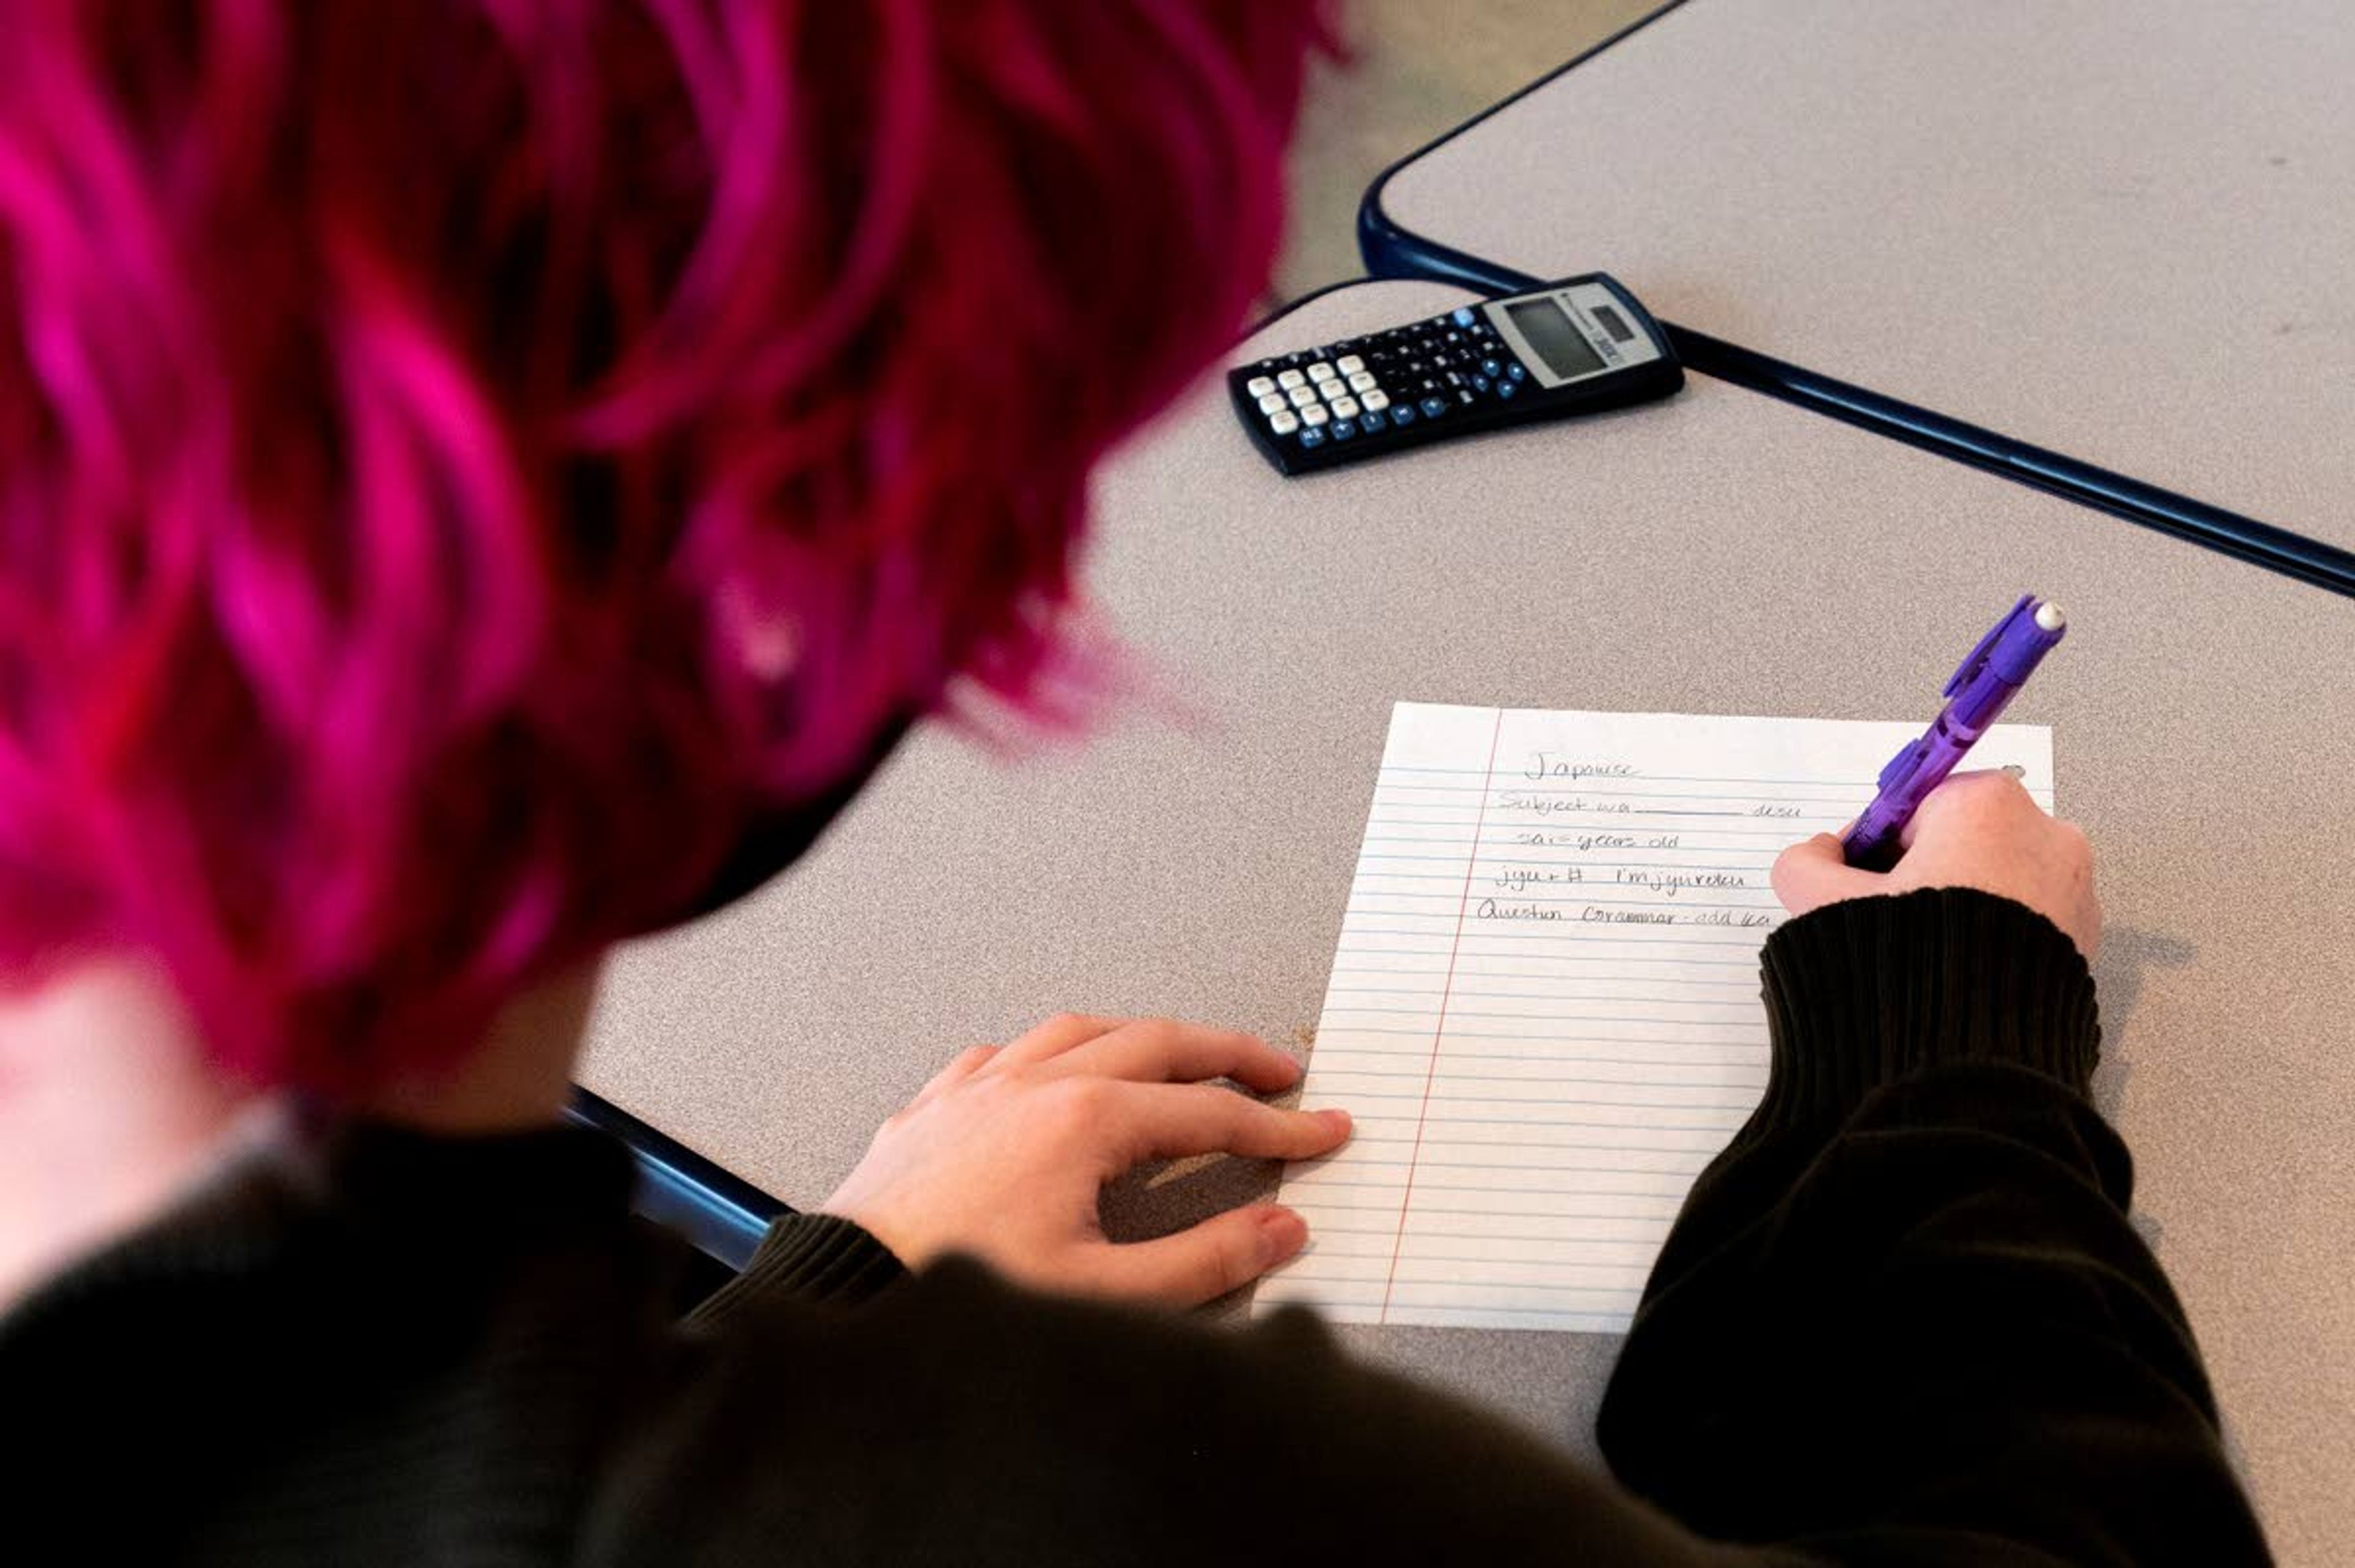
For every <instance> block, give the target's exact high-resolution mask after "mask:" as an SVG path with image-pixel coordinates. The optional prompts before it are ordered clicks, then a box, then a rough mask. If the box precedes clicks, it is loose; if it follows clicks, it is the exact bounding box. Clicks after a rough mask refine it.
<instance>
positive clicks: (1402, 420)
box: [1391, 403, 1414, 425]
mask: <svg viewBox="0 0 2355 1568" xmlns="http://www.w3.org/2000/svg"><path fill="white" fill-rule="evenodd" d="M1413 422H1414V405H1413V404H1412V403H1401V404H1400V405H1399V406H1398V407H1396V408H1394V409H1392V410H1391V423H1392V424H1394V425H1411V424H1412V423H1413Z"/></svg>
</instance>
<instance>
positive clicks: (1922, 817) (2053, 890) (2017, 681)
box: [1774, 594, 2102, 960]
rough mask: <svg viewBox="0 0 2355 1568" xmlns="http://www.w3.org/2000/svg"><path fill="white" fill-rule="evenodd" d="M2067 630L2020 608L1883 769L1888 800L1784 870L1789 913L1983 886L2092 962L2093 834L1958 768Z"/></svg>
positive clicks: (2002, 778)
mask: <svg viewBox="0 0 2355 1568" xmlns="http://www.w3.org/2000/svg"><path fill="white" fill-rule="evenodd" d="M2067 626H2068V624H2067V621H2066V620H2065V618H2064V617H2063V616H2062V613H2061V612H2060V609H2059V607H2058V606H2056V605H2053V604H2051V603H2045V602H2042V601H2040V600H2038V599H2037V598H2036V596H2035V595H2033V594H2029V595H2026V596H2023V597H2022V598H2021V599H2020V601H2019V603H2017V604H2015V605H2013V606H2012V608H2011V611H2010V613H2009V614H2007V615H2006V616H2005V617H2004V618H2003V619H2002V620H2001V621H1998V623H1997V624H1996V626H1995V629H1994V630H1993V631H1990V632H1989V633H1988V634H1987V635H1986V636H1985V637H1983V638H1981V639H1980V640H1979V644H1978V645H1977V647H1975V648H1973V649H1972V650H1971V652H1970V654H1969V655H1968V656H1966V657H1965V658H1964V660H1963V663H1962V666H1961V667H1959V668H1958V669H1956V670H1955V674H1954V677H1953V678H1952V679H1951V680H1949V681H1948V682H1947V683H1946V686H1945V691H1944V692H1943V693H1942V695H1944V696H1945V698H1946V699H1947V700H1946V705H1945V708H1944V709H1942V710H1941V711H1940V712H1939V714H1938V717H1937V718H1936V719H1935V720H1933V721H1932V722H1931V725H1930V728H1929V729H1928V730H1927V731H1924V732H1923V735H1922V736H1921V738H1920V739H1919V740H1916V741H1910V742H1908V743H1907V744H1906V746H1905V747H1904V749H1903V750H1902V751H1900V752H1898V753H1897V755H1895V756H1894V757H1891V759H1890V760H1889V763H1888V765H1887V766H1886V767H1884V768H1882V769H1881V780H1880V785H1881V787H1880V790H1879V792H1878V793H1877V794H1876V795H1874V796H1873V799H1872V802H1871V804H1870V805H1867V806H1866V807H1865V808H1864V810H1863V811H1862V812H1861V813H1859V815H1858V816H1857V819H1856V821H1855V822H1853V823H1851V824H1850V825H1849V828H1848V830H1847V832H1846V833H1845V834H1842V835H1838V836H1835V835H1833V834H1829V833H1819V834H1817V835H1816V837H1813V838H1810V839H1808V840H1806V842H1805V843H1801V844H1795V845H1793V846H1792V847H1791V848H1788V849H1786V850H1785V851H1784V852H1783V855H1782V857H1781V858H1780V859H1777V860H1776V861H1775V862H1774V893H1775V896H1776V897H1777V898H1779V899H1781V900H1782V901H1783V905H1784V907H1785V909H1787V910H1789V911H1790V912H1792V913H1793V914H1795V915H1796V914H1805V913H1806V912H1808V911H1809V910H1813V909H1817V908H1820V907H1822V906H1823V905H1825V904H1828V903H1835V902H1838V901H1839V900H1841V899H1849V898H1862V897H1870V896H1871V895H1874V894H1879V893H1899V892H1905V891H1910V890H1912V889H1914V888H1934V887H1967V888H1978V889H1981V890H1983V891H1987V892H1991V893H1996V894H1998V895H2000V896H2002V897H2005V898H2009V899H2013V900H2016V901H2019V902H2020V903H2023V904H2026V905H2027V906H2028V907H2029V908H2030V909H2032V910H2035V911H2036V912H2038V913H2040V914H2041V915H2043V916H2045V917H2046V918H2047V919H2049V920H2051V922H2052V923H2053V924H2055V925H2057V926H2059V927H2060V928H2061V929H2062V931H2063V932H2065V933H2068V935H2069V937H2070V939H2071V940H2072V941H2073V942H2074V943H2075V944H2077V950H2078V951H2079V952H2081V953H2083V955H2085V956H2086V958H2087V959H2089V960H2090V959H2091V958H2092V957H2093V956H2094V952H2095V950H2096V949H2097V948H2099V946H2100V945H2101V940H2102V906H2101V903H2100V901H2099V900H2097V899H2096V898H2095V897H2094V855H2093V848H2092V846H2091V845H2090V844H2088V843H2087V842H2086V839H2085V836H2084V834H2083V833H2082V832H2080V831H2079V830H2078V828H2077V827H2076V825H2075V824H2073V823H2069V822H2061V821H2057V820H2055V819H2054V818H2053V817H2052V816H2049V815H2048V814H2047V813H2046V812H2045V811H2044V809H2043V808H2042V807H2041V806H2039V805H2037V804H2036V802H2035V800H2034V799H2033V798H2031V797H2030V795H2029V793H2028V791H2027V790H2026V789H2025V788H2023V787H2021V785H2020V784H2019V780H2018V779H2017V778H2014V777H2012V776H2010V775H2009V774H2007V773H2000V772H1997V773H1955V771H1954V770H1955V764H1956V763H1960V762H1961V761H1962V759H1963V757H1964V756H1965V755H1966V753H1967V752H1969V751H1970V748H1971V746H1972V744H1973V743H1974V742H1976V741H1977V740H1978V738H1979V737H1980V736H1981V735H1983V734H1985V733H1986V732H1987V729H1988V727H1989V726H1990V725H1992V724H1994V723H1995V721H1996V720H1997V719H1998V717H1999V716H2000V715H2001V714H2002V712H2003V709H2004V708H2005V706H2006V705H2007V704H2008V703H2009V702H2010V700H2011V698H2012V695H2013V694H2014V693H2015V692H2017V691H2018V690H2019V688H2020V687H2021V686H2023V685H2024V684H2026V682H2027V680H2028V677H2029V675H2030V673H2031V672H2032V671H2033V670H2034V669H2035V668H2036V667H2037V665H2038V664H2039V663H2041V661H2042V659H2043V657H2044V656H2045V655H2046V654H2047V653H2050V652H2051V650H2052V649H2053V647H2055V646H2056V645H2058V644H2059V643H2060V641H2061V638H2062V635H2064V634H2065V633H2066V631H2067Z"/></svg>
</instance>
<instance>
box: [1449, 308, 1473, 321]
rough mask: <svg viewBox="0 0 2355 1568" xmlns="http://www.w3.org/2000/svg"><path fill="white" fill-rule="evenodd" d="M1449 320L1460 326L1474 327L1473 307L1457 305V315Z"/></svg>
mask: <svg viewBox="0 0 2355 1568" xmlns="http://www.w3.org/2000/svg"><path fill="white" fill-rule="evenodd" d="M1448 319H1449V320H1451V321H1453V322H1455V325H1458V326H1469V325H1472V319H1473V318H1472V307H1471V306H1469V305H1457V306H1456V307H1455V315H1453V316H1451V317H1449V318H1448Z"/></svg>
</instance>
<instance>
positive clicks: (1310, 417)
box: [1300, 403, 1326, 424]
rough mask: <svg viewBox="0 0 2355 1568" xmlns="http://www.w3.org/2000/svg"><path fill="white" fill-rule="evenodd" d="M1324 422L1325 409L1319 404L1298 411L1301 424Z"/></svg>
mask: <svg viewBox="0 0 2355 1568" xmlns="http://www.w3.org/2000/svg"><path fill="white" fill-rule="evenodd" d="M1325 420H1326V413H1325V408H1324V405H1323V404H1321V403H1311V404H1309V405H1308V406H1307V407H1306V408H1305V409H1303V410H1301V411H1300V422H1301V423H1302V424H1323V423H1324V422H1325Z"/></svg>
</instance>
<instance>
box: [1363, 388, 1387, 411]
mask: <svg viewBox="0 0 2355 1568" xmlns="http://www.w3.org/2000/svg"><path fill="white" fill-rule="evenodd" d="M1360 401H1362V402H1363V403H1364V404H1365V405H1366V411H1367V412H1368V413H1369V414H1378V413H1380V412H1381V411H1383V410H1384V409H1386V408H1389V407H1390V406H1391V395H1390V394H1389V393H1388V392H1385V391H1383V390H1382V389H1380V387H1376V388H1375V389H1373V390H1372V391H1370V392H1368V393H1367V394H1366V395H1365V397H1364V398H1362V399H1361V400H1360Z"/></svg>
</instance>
